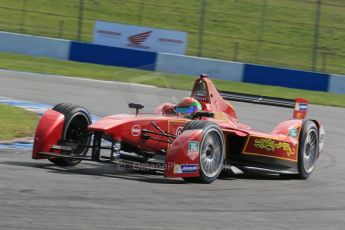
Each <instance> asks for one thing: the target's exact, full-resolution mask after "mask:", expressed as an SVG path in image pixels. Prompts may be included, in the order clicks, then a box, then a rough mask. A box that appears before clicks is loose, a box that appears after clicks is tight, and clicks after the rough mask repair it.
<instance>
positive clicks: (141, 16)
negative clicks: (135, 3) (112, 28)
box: [138, 0, 144, 25]
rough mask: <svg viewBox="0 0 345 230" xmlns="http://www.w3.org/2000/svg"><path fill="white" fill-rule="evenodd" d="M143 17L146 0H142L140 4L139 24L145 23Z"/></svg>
mask: <svg viewBox="0 0 345 230" xmlns="http://www.w3.org/2000/svg"><path fill="white" fill-rule="evenodd" d="M143 19H144V0H141V2H140V5H139V19H138V24H139V25H141V24H143Z"/></svg>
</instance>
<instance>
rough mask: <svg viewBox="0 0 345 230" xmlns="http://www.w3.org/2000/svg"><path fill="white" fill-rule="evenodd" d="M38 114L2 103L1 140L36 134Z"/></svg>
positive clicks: (0, 108)
mask: <svg viewBox="0 0 345 230" xmlns="http://www.w3.org/2000/svg"><path fill="white" fill-rule="evenodd" d="M38 119H39V117H38V115H37V114H35V113H33V112H29V111H26V110H24V109H21V108H17V107H14V106H10V105H4V104H0V141H6V140H13V139H16V138H23V137H32V136H33V135H34V132H35V129H36V126H37V123H38Z"/></svg>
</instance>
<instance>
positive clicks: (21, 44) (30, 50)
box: [0, 31, 70, 60]
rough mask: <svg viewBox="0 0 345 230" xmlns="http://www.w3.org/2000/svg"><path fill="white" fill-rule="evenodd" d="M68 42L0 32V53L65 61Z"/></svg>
mask: <svg viewBox="0 0 345 230" xmlns="http://www.w3.org/2000/svg"><path fill="white" fill-rule="evenodd" d="M69 45H70V41H69V40H62V39H54V38H47V37H39V36H32V35H24V34H16V33H8V32H2V31H0V51H3V52H11V53H19V54H26V55H32V56H43V57H50V58H57V59H63V60H67V58H68V54H69Z"/></svg>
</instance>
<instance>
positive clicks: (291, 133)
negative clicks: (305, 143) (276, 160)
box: [289, 128, 298, 137]
mask: <svg viewBox="0 0 345 230" xmlns="http://www.w3.org/2000/svg"><path fill="white" fill-rule="evenodd" d="M289 136H290V137H297V136H298V131H297V129H296V128H292V129H290V130H289Z"/></svg>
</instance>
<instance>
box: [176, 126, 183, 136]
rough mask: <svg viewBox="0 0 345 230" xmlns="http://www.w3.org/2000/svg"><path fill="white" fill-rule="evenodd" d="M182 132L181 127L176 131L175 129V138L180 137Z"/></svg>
mask: <svg viewBox="0 0 345 230" xmlns="http://www.w3.org/2000/svg"><path fill="white" fill-rule="evenodd" d="M182 131H183V126H179V127H177V129H176V136H179V135H181V133H182Z"/></svg>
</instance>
